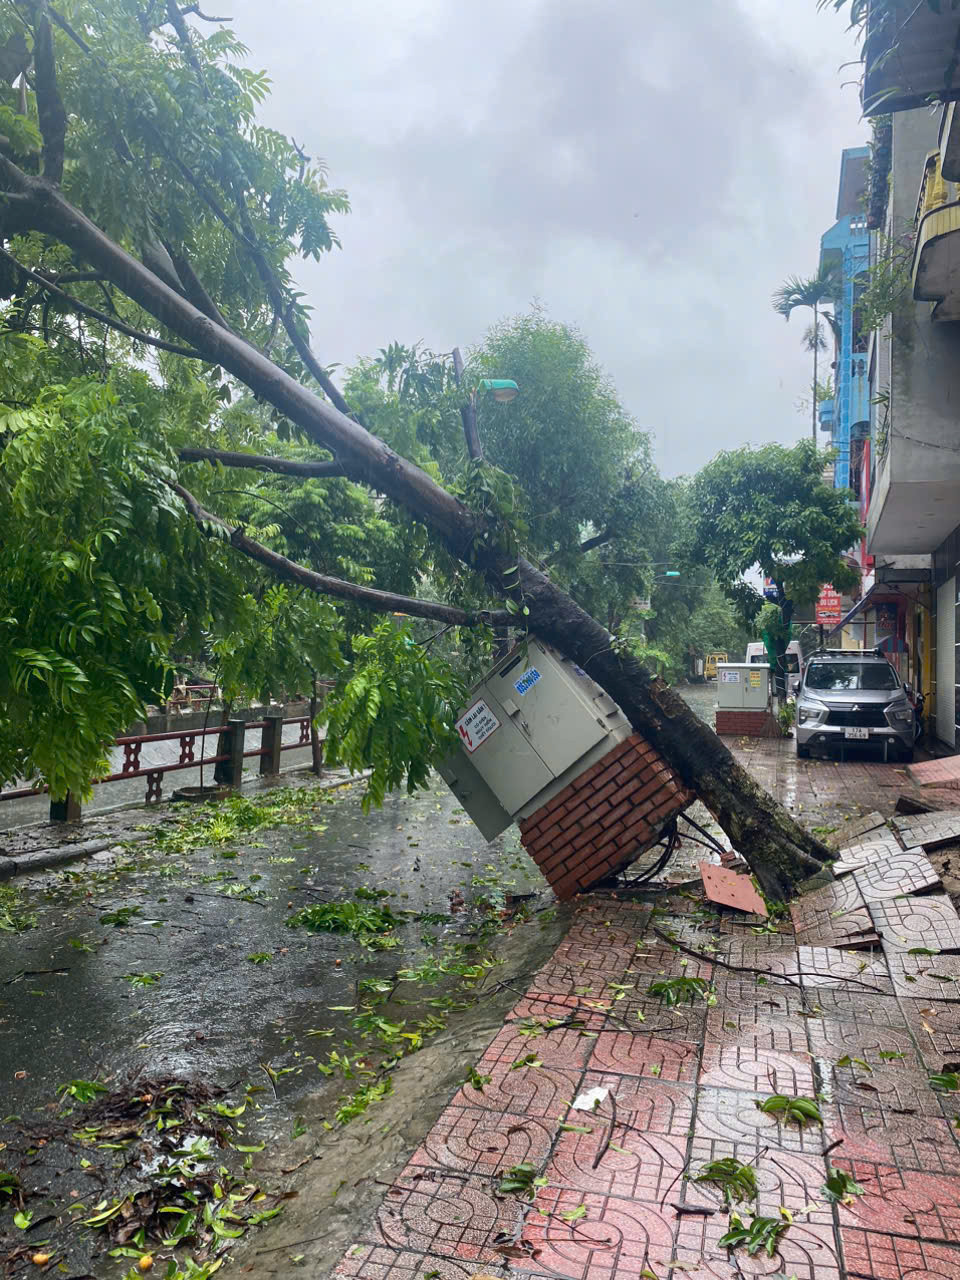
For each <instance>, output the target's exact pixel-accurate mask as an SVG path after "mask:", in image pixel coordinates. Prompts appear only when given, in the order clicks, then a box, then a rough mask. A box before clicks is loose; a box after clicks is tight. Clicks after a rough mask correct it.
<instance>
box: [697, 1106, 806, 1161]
mask: <svg viewBox="0 0 960 1280" xmlns="http://www.w3.org/2000/svg"><path fill="white" fill-rule="evenodd" d="M769 1096H770V1094H769V1092H767V1091H758V1092H756V1093H752V1092H750V1091H749V1090H745V1089H700V1090H699V1091H698V1093H697V1112H696V1117H695V1119H694V1125H693V1138H692V1140H691V1151H692V1153H693V1154H694V1156H695V1157H696V1160H697V1161H699V1162H700V1163H705V1162H706V1161H708V1160H722V1159H724V1158H726V1157H727V1156H736V1158H737V1159H738V1160H740V1161H741V1162H743V1163H746V1162H748V1161H750V1160H755V1159H756V1158H757V1156H758V1153H759V1152H760V1151H761V1150H763V1149H764V1148H766V1149H769V1150H771V1151H774V1150H776V1151H793V1152H797V1153H798V1154H802V1155H813V1156H818V1155H820V1153H821V1152H822V1151H823V1140H822V1136H821V1129H820V1126H819V1125H806V1126H804V1127H803V1128H800V1126H799V1125H795V1124H781V1123H780V1121H779V1120H778V1119H777V1118H776V1116H773V1115H767V1114H766V1113H765V1112H763V1111H760V1110H758V1108H757V1105H756V1104H757V1101H761V1102H762V1101H763V1100H764V1099H765V1098H767V1097H769ZM821 1110H822V1111H823V1114H824V1119H826V1118H827V1117H828V1116H829V1115H830V1108H829V1106H824V1107H822V1108H821Z"/></svg>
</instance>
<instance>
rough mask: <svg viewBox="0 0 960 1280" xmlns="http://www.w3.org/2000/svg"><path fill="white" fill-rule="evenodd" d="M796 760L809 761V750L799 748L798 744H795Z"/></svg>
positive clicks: (807, 748)
mask: <svg viewBox="0 0 960 1280" xmlns="http://www.w3.org/2000/svg"><path fill="white" fill-rule="evenodd" d="M797 759H798V760H809V759H810V748H809V747H801V745H800V743H799V742H798V743H797Z"/></svg>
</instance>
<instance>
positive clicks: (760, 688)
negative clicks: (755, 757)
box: [716, 662, 780, 738]
mask: <svg viewBox="0 0 960 1280" xmlns="http://www.w3.org/2000/svg"><path fill="white" fill-rule="evenodd" d="M716 729H717V733H719V734H721V735H723V734H728V735H730V736H731V737H746V738H779V737H780V724H779V721H778V720H777V718H776V716H775V715H774V714H773V712H772V711H771V710H770V668H769V667H768V666H767V664H766V663H765V662H764V663H762V664H761V663H750V662H720V663H718V664H717V716H716Z"/></svg>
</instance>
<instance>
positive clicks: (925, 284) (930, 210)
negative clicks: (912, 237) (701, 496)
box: [913, 151, 960, 320]
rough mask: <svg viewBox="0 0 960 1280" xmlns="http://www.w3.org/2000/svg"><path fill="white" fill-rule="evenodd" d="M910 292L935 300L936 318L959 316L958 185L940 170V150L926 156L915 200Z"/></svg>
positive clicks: (918, 297) (959, 229) (959, 223)
mask: <svg viewBox="0 0 960 1280" xmlns="http://www.w3.org/2000/svg"><path fill="white" fill-rule="evenodd" d="M913 296H914V298H915V299H916V300H917V301H918V302H934V303H936V306H935V307H934V309H933V318H934V319H935V320H960V189H958V185H957V184H956V183H954V182H947V181H946V180H945V179H944V177H943V174H942V173H941V171H940V152H939V151H932V152H931V153H930V155H929V156H928V157H927V160H926V164H925V165H924V169H923V180H922V181H921V183H920V194H919V198H918V200H917V243H916V247H915V249H914V253H913Z"/></svg>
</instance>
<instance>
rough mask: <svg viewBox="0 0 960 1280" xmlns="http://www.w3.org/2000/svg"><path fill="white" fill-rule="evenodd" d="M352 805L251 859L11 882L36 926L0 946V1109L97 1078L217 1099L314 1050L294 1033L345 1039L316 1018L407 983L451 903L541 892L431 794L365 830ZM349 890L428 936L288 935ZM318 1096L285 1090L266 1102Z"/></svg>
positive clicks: (178, 860) (511, 846)
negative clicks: (197, 1091) (382, 941)
mask: <svg viewBox="0 0 960 1280" xmlns="http://www.w3.org/2000/svg"><path fill="white" fill-rule="evenodd" d="M360 791H361V788H360V786H354V787H352V788H350V789H349V792H350V793H349V794H343V793H340V794H337V793H329V798H327V799H324V800H321V802H320V805H319V806H318V808H317V809H316V810H315V812H314V815H313V820H312V821H311V825H310V826H309V827H307V828H303V827H281V828H280V829H276V830H264V829H261V830H259V831H257V832H256V843H257V844H258V845H260V847H253V844H252V842H251V844H249V845H246V846H244V845H243V844H231V845H229V846H228V847H222V848H205V849H197V850H193V851H190V852H188V853H185V854H176V853H163V852H160V851H156V850H153V849H150V848H149V847H148V851H147V852H146V853H144V852H143V846H141V847H140V849H139V850H137V851H136V853H135V854H134V855H133V856H134V857H135V859H136V861H133V860H131V861H130V862H121V863H119V864H116V863H114V862H113V859H112V858H109V857H107V856H106V855H98V858H99V859H100V868H101V869H99V870H97V869H96V867H97V863H98V858H95V859H93V860H91V862H88V863H86V864H84V866H83V867H82V868H81V869H78V870H73V871H68V872H65V873H58V874H56V875H51V876H47V877H44V878H41V877H33V878H32V879H31V880H30V881H28V882H18V888H20V889H21V890H22V897H23V901H22V904H21V907H20V910H21V912H22V913H28V912H32V913H35V915H36V919H37V927H35V928H32V929H29V930H27V931H25V932H23V933H20V934H16V933H7V932H0V1085H2V1090H3V1099H4V1101H3V1105H2V1110H3V1111H10V1110H13V1111H18V1112H21V1113H22V1112H24V1111H27V1110H29V1109H30V1108H31V1107H35V1106H37V1105H42V1104H44V1103H45V1102H48V1101H50V1099H51V1098H53V1097H54V1096H55V1091H56V1089H57V1086H58V1085H59V1084H60V1083H62V1082H63V1081H65V1080H70V1079H73V1078H86V1079H92V1078H97V1077H101V1078H102V1075H103V1073H104V1072H105V1071H107V1072H112V1073H117V1074H124V1073H126V1072H128V1071H134V1070H136V1071H140V1072H145V1073H147V1074H154V1073H156V1072H158V1071H160V1070H163V1071H166V1072H174V1073H179V1072H184V1073H188V1074H189V1073H192V1072H195V1071H200V1070H202V1071H203V1072H204V1073H205V1074H206V1075H207V1076H208V1077H211V1078H212V1079H214V1080H215V1081H216V1082H217V1083H220V1084H226V1083H229V1082H230V1081H233V1080H236V1079H237V1077H238V1076H251V1077H252V1076H253V1075H256V1074H257V1073H258V1071H259V1067H258V1064H259V1063H260V1062H262V1061H268V1062H272V1063H273V1064H274V1065H278V1064H279V1065H282V1066H289V1065H291V1064H294V1065H295V1064H296V1061H297V1054H298V1053H301V1054H302V1053H303V1052H304V1051H306V1052H312V1050H313V1049H315V1048H316V1047H317V1044H318V1041H317V1040H313V1042H312V1044H311V1042H310V1039H309V1038H305V1037H306V1032H307V1031H308V1030H309V1029H311V1028H317V1027H322V1028H333V1029H334V1030H346V1029H348V1028H349V1023H348V1022H347V1021H346V1019H345V1018H344V1017H343V1014H342V1011H341V1013H340V1016H339V1017H338V1015H337V1013H336V1012H331V1009H330V1006H331V1005H352V1004H353V1002H354V996H355V984H356V982H357V981H358V979H360V978H369V977H372V976H376V975H379V974H392V973H393V972H394V971H395V970H397V969H399V968H404V967H408V966H411V965H413V964H415V963H416V962H417V960H418V959H420V958H422V957H423V956H424V955H426V954H428V953H429V952H430V951H431V950H433V949H434V948H435V947H436V946H437V945H439V944H441V943H442V942H443V941H444V940H449V939H450V938H451V937H454V936H457V935H458V934H460V933H461V932H463V931H464V928H465V926H466V924H468V923H469V920H470V913H469V911H465V912H464V913H459V914H451V912H450V903H449V900H448V895H449V893H450V892H451V891H452V890H456V891H458V892H459V893H461V894H462V895H463V896H464V898H465V899H466V901H467V903H468V904H469V902H470V901H471V900H473V899H475V898H476V897H477V896H478V895H481V894H484V893H486V892H489V891H490V890H491V888H492V889H493V890H494V891H497V890H501V891H503V890H505V891H508V892H518V893H522V892H528V891H530V890H531V889H534V888H541V887H542V886H543V881H542V880H541V879H540V877H539V874H538V873H537V871H536V868H535V867H534V866H533V864H532V863H531V862H530V861H529V859H528V858H527V856H526V854H525V853H523V851H522V850H520V849H519V846H518V845H517V844H516V842H515V840H511V839H510V838H509V836H508V837H507V841H506V844H505V843H504V841H503V840H501V841H498V842H495V843H493V844H491V845H486V844H485V843H484V841H483V839H482V837H481V836H480V835H479V832H477V830H476V828H475V827H474V826H473V824H472V823H471V822H470V821H469V819H468V818H466V816H465V815H463V813H462V811H460V810H458V809H457V805H456V800H455V799H454V797H452V796H451V795H450V793H449V792H448V791H447V789H446V787H444V786H443V785H442V784H440V785H439V786H438V787H437V788H436V789H435V790H433V791H429V792H423V793H420V794H419V795H417V796H414V797H407V796H402V797H392V798H389V799H388V800H387V802H386V804H385V805H384V807H383V809H382V810H373V811H372V812H371V813H370V814H369V815H367V816H364V815H363V814H362V813H361V810H360ZM361 886H376V888H377V889H382V890H385V891H386V892H387V893H388V894H389V896H388V897H387V898H385V899H384V901H385V902H386V903H388V904H389V906H390V907H391V909H392V910H394V911H395V912H400V911H403V910H409V911H412V912H416V911H429V912H433V913H441V914H442V916H443V920H442V921H441V922H439V923H431V924H429V925H423V924H419V923H416V922H411V923H408V924H406V925H404V927H403V928H401V929H400V930H399V931H398V937H399V938H400V940H401V945H400V946H399V947H398V948H397V949H395V950H389V951H381V952H370V951H367V950H365V949H364V948H362V947H360V946H359V945H358V944H357V943H355V942H353V941H351V940H350V939H348V938H344V937H342V936H339V935H336V934H330V933H319V934H315V935H308V934H305V933H304V932H303V931H302V930H298V929H291V928H289V927H288V926H287V924H286V921H287V919H288V918H289V917H290V916H291V915H292V914H293V912H294V910H296V909H297V908H300V907H303V906H305V905H307V904H309V903H310V902H314V901H318V900H323V899H325V898H339V897H341V896H344V897H349V896H351V895H352V894H353V893H354V892H355V890H356V889H358V888H360V887H361ZM241 893H243V894H246V895H248V896H249V900H245V898H244V897H241V896H238V895H240V894H241ZM118 910H120V911H121V912H124V913H125V914H126V913H127V912H128V910H129V917H128V923H127V924H126V925H118V924H114V923H110V922H104V920H103V917H104V916H105V915H109V914H110V913H115V912H117V911H118ZM251 955H256V956H261V957H269V958H268V959H265V960H263V961H261V962H253V961H251V960H249V958H248V957H249V956H251ZM338 962H339V967H338ZM44 970H48V971H49V970H55V971H57V972H52V973H51V972H42V971H44ZM61 970H62V972H60V971H61ZM143 973H147V974H159V975H161V976H159V977H157V978H156V980H155V981H154V982H153V983H152V984H151V985H149V986H135V985H132V983H131V981H130V980H129V978H127V979H125V975H136V974H143ZM21 975H22V976H21ZM338 1024H339V1025H338ZM291 1037H292V1038H291ZM19 1071H26V1077H25V1078H24V1079H22V1080H17V1079H16V1074H17V1073H18V1072H19ZM317 1084H318V1080H317V1077H316V1074H315V1073H314V1074H313V1075H309V1076H308V1077H307V1078H306V1079H304V1078H303V1075H302V1073H301V1074H300V1075H298V1076H297V1078H296V1079H295V1080H290V1081H289V1083H287V1084H286V1085H285V1088H284V1090H283V1092H284V1094H285V1095H286V1096H287V1097H288V1098H289V1097H290V1095H292V1094H296V1093H297V1091H298V1090H299V1089H301V1088H307V1087H309V1088H310V1089H313V1090H315V1089H316V1087H317ZM267 1111H268V1113H269V1111H270V1108H269V1107H268V1108H267Z"/></svg>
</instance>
